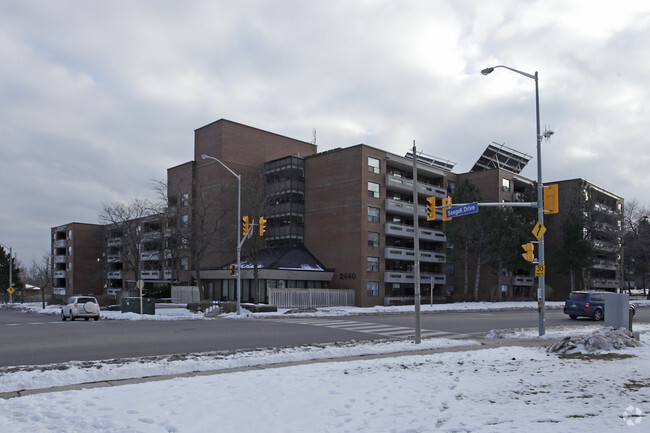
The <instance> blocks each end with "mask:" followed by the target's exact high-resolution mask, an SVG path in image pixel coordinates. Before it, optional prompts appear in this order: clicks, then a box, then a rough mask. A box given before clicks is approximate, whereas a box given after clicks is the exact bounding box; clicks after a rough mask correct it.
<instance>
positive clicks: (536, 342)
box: [0, 338, 557, 399]
mask: <svg viewBox="0 0 650 433" xmlns="http://www.w3.org/2000/svg"><path fill="white" fill-rule="evenodd" d="M474 341H476V342H477V344H476V345H471V346H454V347H444V348H439V349H422V350H417V349H415V350H410V351H400V352H390V353H378V354H368V355H353V356H342V357H332V358H324V359H308V360H299V361H293V362H291V361H285V362H278V363H274V364H257V365H249V366H243V367H233V368H218V369H213V370H206V371H193V372H187V373H175V374H166V375H155V376H145V377H141V378H131V379H116V380H101V381H95V382H85V383H79V384H72V385H62V386H54V387H47V388H38V389H26V390H20V391H11V392H4V393H0V399H10V398H16V397H23V396H28V395H36V394H45V393H50V392H62V391H71V390H87V389H95V388H109V387H116V386H123V385H134V384H141V383H149V382H159V381H164V380H170V379H175V378H189V377H200V376H212V375H218V374H228V373H235V372H243V371H253V370H260V371H262V370H269V369H277V368H283V367H293V366H298V365H310V364H325V363H332V362H349V361H360V360H373V359H386V358H399V357H404V356H412V355H431V354H437V353H449V352H472V351H478V350H484V349H493V348H498V347H513V346H519V347H543V346H551V345H552V344H553V343H555V342H556V341H557V340H555V339H545V340H540V339H513V338H508V339H489V338H488V339H485V338H482V339H475V340H474Z"/></svg>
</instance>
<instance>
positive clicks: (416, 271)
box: [413, 140, 422, 344]
mask: <svg viewBox="0 0 650 433" xmlns="http://www.w3.org/2000/svg"><path fill="white" fill-rule="evenodd" d="M413 229H414V232H415V239H414V241H413V242H414V244H415V245H414V246H415V257H414V258H413V284H414V286H413V297H414V298H415V299H414V301H415V344H420V342H421V341H422V332H421V323H420V235H419V233H418V232H419V231H420V230H419V221H418V166H417V152H416V150H415V140H413Z"/></svg>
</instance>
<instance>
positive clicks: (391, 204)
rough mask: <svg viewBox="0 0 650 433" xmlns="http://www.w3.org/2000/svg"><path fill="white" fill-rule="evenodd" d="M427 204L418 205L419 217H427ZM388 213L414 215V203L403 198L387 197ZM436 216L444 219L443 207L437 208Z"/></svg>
mask: <svg viewBox="0 0 650 433" xmlns="http://www.w3.org/2000/svg"><path fill="white" fill-rule="evenodd" d="M426 212H427V209H426V207H425V206H418V217H420V218H426ZM386 213H394V214H397V215H405V216H413V203H411V202H407V201H401V200H394V199H391V198H387V199H386ZM436 218H437V219H439V220H442V209H436Z"/></svg>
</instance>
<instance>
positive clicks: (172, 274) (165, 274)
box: [163, 270, 174, 280]
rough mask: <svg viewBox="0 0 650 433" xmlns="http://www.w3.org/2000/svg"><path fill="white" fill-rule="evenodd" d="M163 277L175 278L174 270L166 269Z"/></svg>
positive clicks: (167, 278) (166, 278)
mask: <svg viewBox="0 0 650 433" xmlns="http://www.w3.org/2000/svg"><path fill="white" fill-rule="evenodd" d="M163 279H165V280H173V279H174V271H170V270H166V271H164V272H163Z"/></svg>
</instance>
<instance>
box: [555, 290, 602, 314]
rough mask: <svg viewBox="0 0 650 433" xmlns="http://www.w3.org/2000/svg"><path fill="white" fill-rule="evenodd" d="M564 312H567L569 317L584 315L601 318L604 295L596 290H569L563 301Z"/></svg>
mask: <svg viewBox="0 0 650 433" xmlns="http://www.w3.org/2000/svg"><path fill="white" fill-rule="evenodd" d="M564 314H568V315H569V317H570V318H571V319H577V318H578V316H585V317H591V318H592V319H594V320H603V319H604V318H605V295H604V294H603V293H598V292H571V293H569V297H568V298H567V300H566V301H565V302H564Z"/></svg>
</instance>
